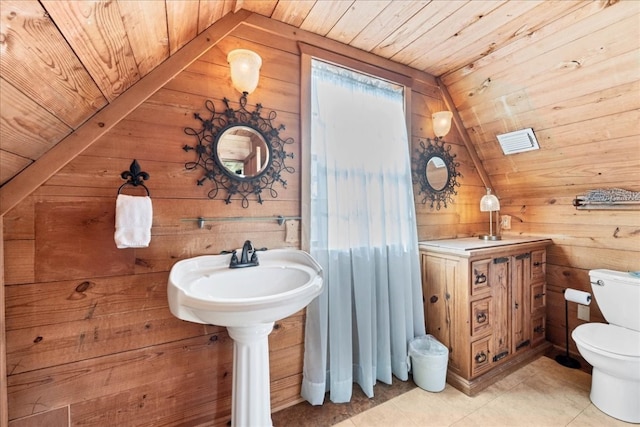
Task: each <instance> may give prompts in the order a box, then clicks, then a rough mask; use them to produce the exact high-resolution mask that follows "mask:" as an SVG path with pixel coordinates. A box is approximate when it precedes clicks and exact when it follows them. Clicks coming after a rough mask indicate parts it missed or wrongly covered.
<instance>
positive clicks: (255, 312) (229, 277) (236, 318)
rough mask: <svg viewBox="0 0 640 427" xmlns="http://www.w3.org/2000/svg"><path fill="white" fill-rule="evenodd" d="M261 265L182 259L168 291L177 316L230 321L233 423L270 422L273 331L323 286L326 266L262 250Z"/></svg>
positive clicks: (222, 258)
mask: <svg viewBox="0 0 640 427" xmlns="http://www.w3.org/2000/svg"><path fill="white" fill-rule="evenodd" d="M258 260H259V263H260V265H258V266H252V267H244V268H234V269H230V268H229V262H230V261H231V255H204V256H199V257H195V258H190V259H185V260H183V261H178V262H177V263H176V264H175V265H174V266H173V267H172V268H171V273H170V274H169V285H168V286H167V295H168V297H169V308H170V309H171V313H173V315H174V316H176V317H178V318H179V319H182V320H187V321H190V322H196V323H207V324H212V325H219V326H226V327H227V331H228V332H229V336H230V337H231V338H232V339H233V387H232V400H231V425H232V426H233V427H245V426H271V425H272V423H271V400H270V381H269V342H268V339H267V338H268V335H269V334H270V333H271V331H272V329H273V324H274V322H275V321H276V320H280V319H283V318H285V317H287V316H289V315H291V314H293V313H295V312H297V311H298V310H301V309H302V308H304V307H306V306H307V305H308V304H309V303H310V302H311V301H312V300H313V299H314V298H315V297H317V296H318V295H319V294H320V292H321V291H322V268H321V267H320V265H318V263H317V262H316V261H315V260H314V259H313V258H311V256H310V255H309V254H307V253H306V252H304V251H299V250H293V249H272V250H268V251H263V252H259V253H258Z"/></svg>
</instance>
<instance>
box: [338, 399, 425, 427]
mask: <svg viewBox="0 0 640 427" xmlns="http://www.w3.org/2000/svg"><path fill="white" fill-rule="evenodd" d="M392 401H393V399H392V400H390V401H388V402H385V403H383V404H381V405H378V406H376V407H374V408H371V409H369V410H367V411H365V412H363V413H361V414H358V415H356V416H354V417H351V418H350V420H351V422H353V424H354V425H355V426H356V427H390V426H403V427H417V426H418V424H415V423H414V422H413V421H412V420H410V419H408V418H407V417H406V415H405V414H403V413H402V411H401V410H400V409H398V407H397V406H396V405H394V404H393V403H392Z"/></svg>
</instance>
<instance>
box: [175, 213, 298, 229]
mask: <svg viewBox="0 0 640 427" xmlns="http://www.w3.org/2000/svg"><path fill="white" fill-rule="evenodd" d="M290 219H302V217H299V216H282V215H278V216H246V217H236V218H231V217H229V218H225V217H218V218H204V217H198V218H183V219H182V221H193V222H197V223H198V228H203V227H204V223H205V222H255V221H277V222H278V225H282V224H284V222H285V221H288V220H290Z"/></svg>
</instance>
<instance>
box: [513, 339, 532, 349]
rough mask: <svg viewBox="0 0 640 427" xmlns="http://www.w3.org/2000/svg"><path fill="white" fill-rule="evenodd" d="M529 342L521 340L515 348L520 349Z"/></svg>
mask: <svg viewBox="0 0 640 427" xmlns="http://www.w3.org/2000/svg"><path fill="white" fill-rule="evenodd" d="M529 344H530V342H529V340H525V341H522V342H521V343H520V344H518V345H517V346H516V350H520V349H521V348H522V347H526V346H528V345H529Z"/></svg>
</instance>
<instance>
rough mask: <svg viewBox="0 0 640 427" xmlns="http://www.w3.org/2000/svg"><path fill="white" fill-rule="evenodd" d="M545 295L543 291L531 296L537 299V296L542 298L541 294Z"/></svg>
mask: <svg viewBox="0 0 640 427" xmlns="http://www.w3.org/2000/svg"><path fill="white" fill-rule="evenodd" d="M545 295H546V294H545V293H544V292H543V293H541V294H535V295H534V296H533V298H535V299H538V298H542V297H543V296H545Z"/></svg>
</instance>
